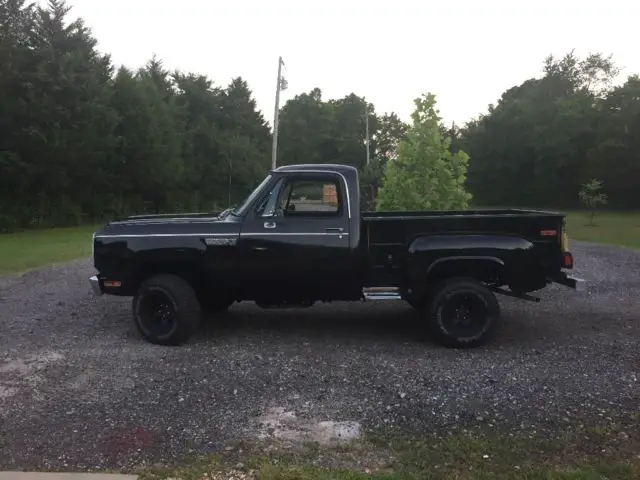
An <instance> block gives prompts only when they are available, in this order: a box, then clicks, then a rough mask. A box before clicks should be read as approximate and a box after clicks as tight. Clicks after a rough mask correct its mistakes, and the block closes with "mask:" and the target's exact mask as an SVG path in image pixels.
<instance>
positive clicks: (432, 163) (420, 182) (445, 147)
mask: <svg viewBox="0 0 640 480" xmlns="http://www.w3.org/2000/svg"><path fill="white" fill-rule="evenodd" d="M415 105H416V108H415V110H414V112H413V114H412V115H411V118H412V124H411V126H410V127H409V131H408V132H407V136H406V139H404V140H402V141H401V142H400V144H399V145H398V154H397V158H396V159H395V160H393V161H390V162H388V163H387V165H386V167H385V175H384V181H383V185H382V187H381V188H380V191H379V193H378V203H377V208H378V210H449V209H464V208H466V207H467V204H468V201H469V200H470V198H471V195H470V194H469V193H467V191H466V190H465V188H464V182H465V179H466V171H467V163H468V160H469V157H468V155H467V154H466V153H465V152H463V151H462V150H460V151H458V152H457V153H452V152H451V150H450V148H449V147H450V145H451V140H450V139H449V138H447V137H444V136H443V135H442V131H441V128H440V127H441V123H440V120H441V119H440V117H439V116H438V112H437V110H436V109H435V105H436V101H435V96H434V95H432V94H425V95H423V96H422V97H420V98H417V99H416V100H415Z"/></svg>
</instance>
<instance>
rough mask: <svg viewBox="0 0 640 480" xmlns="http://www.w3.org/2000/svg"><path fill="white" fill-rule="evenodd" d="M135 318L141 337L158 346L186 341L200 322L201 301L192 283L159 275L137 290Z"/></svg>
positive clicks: (133, 305)
mask: <svg viewBox="0 0 640 480" xmlns="http://www.w3.org/2000/svg"><path fill="white" fill-rule="evenodd" d="M132 309H133V319H134V321H135V324H136V327H137V328H138V330H139V331H140V333H141V334H142V336H143V337H144V338H145V339H146V340H147V341H149V342H151V343H154V344H157V345H178V344H180V343H183V342H185V341H186V340H187V339H188V338H189V337H190V336H191V335H192V334H193V333H194V332H195V331H196V330H197V329H198V326H199V325H200V303H199V302H198V297H197V296H196V293H195V292H194V290H193V288H191V285H189V284H188V283H187V282H186V281H185V280H183V279H182V278H180V277H177V276H175V275H156V276H154V277H152V278H150V279H148V280H146V281H145V282H144V283H143V284H142V285H141V286H140V288H139V289H138V292H137V293H136V295H135V297H134V298H133V303H132Z"/></svg>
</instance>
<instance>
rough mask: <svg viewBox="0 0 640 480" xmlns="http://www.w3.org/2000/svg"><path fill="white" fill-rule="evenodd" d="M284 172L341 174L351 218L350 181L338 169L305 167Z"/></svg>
mask: <svg viewBox="0 0 640 480" xmlns="http://www.w3.org/2000/svg"><path fill="white" fill-rule="evenodd" d="M282 173H325V174H331V175H340V178H342V181H343V182H344V190H345V192H346V194H347V215H348V217H349V220H351V194H350V192H349V182H347V177H345V176H344V175H343V174H342V173H340V172H338V171H336V170H305V169H302V170H286V171H285V172H282ZM343 235H344V234H343Z"/></svg>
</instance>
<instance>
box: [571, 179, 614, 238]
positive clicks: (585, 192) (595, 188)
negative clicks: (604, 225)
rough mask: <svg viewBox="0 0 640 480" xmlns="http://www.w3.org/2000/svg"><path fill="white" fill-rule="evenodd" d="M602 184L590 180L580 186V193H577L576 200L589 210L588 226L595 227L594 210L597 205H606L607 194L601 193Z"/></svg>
mask: <svg viewBox="0 0 640 480" xmlns="http://www.w3.org/2000/svg"><path fill="white" fill-rule="evenodd" d="M601 190H602V182H601V181H599V180H596V179H595V178H592V179H591V180H589V181H588V182H585V183H584V184H582V187H581V188H580V191H579V192H578V198H580V201H581V202H582V203H583V204H584V206H585V207H587V209H588V210H589V214H590V217H589V224H590V225H591V226H594V225H595V217H596V209H597V208H598V206H599V205H605V204H606V203H607V194H606V193H603V192H602V191H601Z"/></svg>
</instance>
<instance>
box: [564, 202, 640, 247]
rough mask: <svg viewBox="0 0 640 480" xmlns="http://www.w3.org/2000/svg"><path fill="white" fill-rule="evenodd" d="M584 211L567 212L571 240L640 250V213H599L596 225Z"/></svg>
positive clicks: (568, 231)
mask: <svg viewBox="0 0 640 480" xmlns="http://www.w3.org/2000/svg"><path fill="white" fill-rule="evenodd" d="M589 223H590V215H589V213H587V212H584V211H572V212H567V233H568V234H569V238H570V239H575V240H584V241H588V242H595V243H607V244H611V245H619V246H622V247H632V248H640V212H598V213H597V214H596V217H595V225H594V226H591V225H589Z"/></svg>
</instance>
